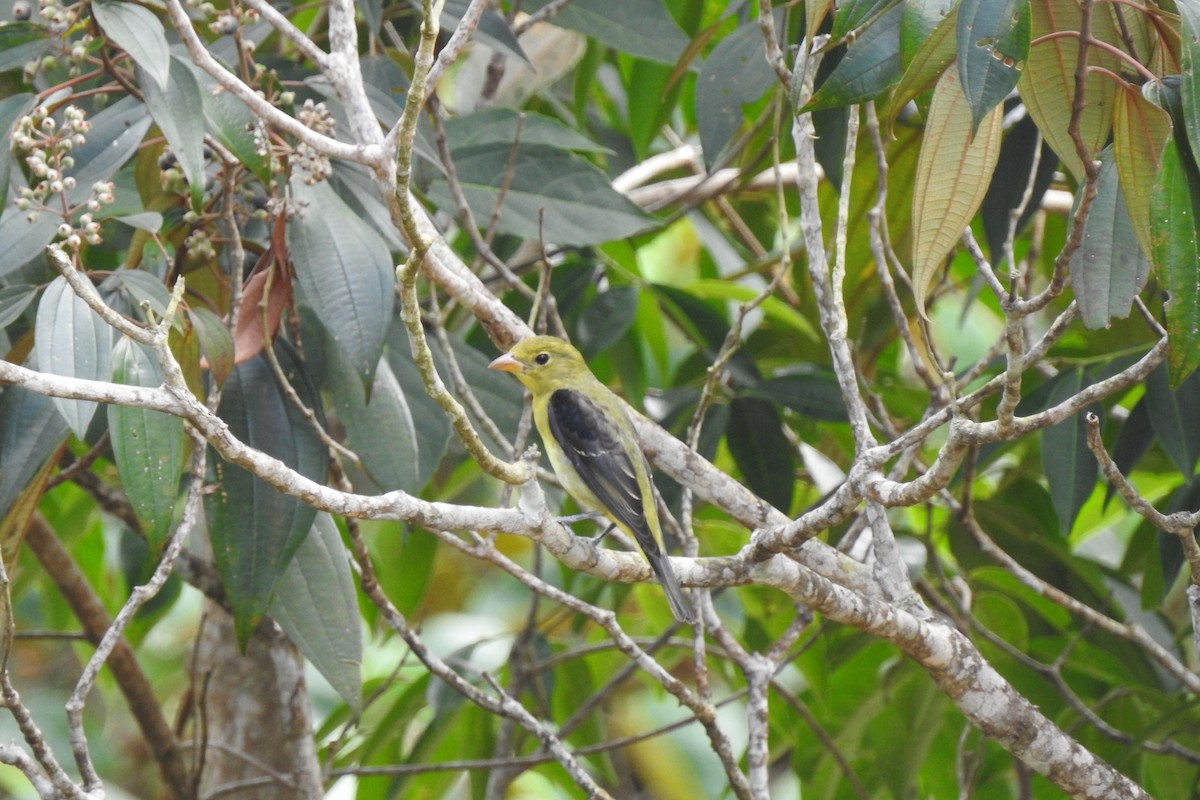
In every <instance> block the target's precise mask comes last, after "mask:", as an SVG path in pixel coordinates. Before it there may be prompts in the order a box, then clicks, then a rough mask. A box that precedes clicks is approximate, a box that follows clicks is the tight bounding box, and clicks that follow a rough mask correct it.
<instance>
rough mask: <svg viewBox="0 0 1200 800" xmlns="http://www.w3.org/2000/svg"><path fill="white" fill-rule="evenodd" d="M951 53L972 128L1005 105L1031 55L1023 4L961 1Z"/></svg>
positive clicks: (1017, 1)
mask: <svg viewBox="0 0 1200 800" xmlns="http://www.w3.org/2000/svg"><path fill="white" fill-rule="evenodd" d="M955 52H956V54H957V56H958V79H959V82H960V83H961V84H962V87H963V92H964V93H965V94H966V95H967V101H968V102H969V103H970V106H971V124H972V126H973V129H977V128H978V127H979V123H980V122H981V121H982V120H983V118H984V117H985V116H986V115H987V114H988V113H989V112H990V111H991V110H992V109H993V108H995V107H996V106H998V105H1000V103H1001V102H1003V101H1004V98H1005V97H1007V96H1008V93H1009V92H1011V91H1012V90H1013V88H1014V87H1015V86H1016V85H1017V80H1018V79H1019V78H1020V77H1021V70H1022V69H1023V68H1024V65H1025V59H1026V58H1027V57H1028V55H1029V3H1028V2H1027V0H963V2H962V5H960V6H959V8H958V21H957V36H956V44H955Z"/></svg>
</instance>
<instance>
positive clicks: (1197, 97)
mask: <svg viewBox="0 0 1200 800" xmlns="http://www.w3.org/2000/svg"><path fill="white" fill-rule="evenodd" d="M1175 5H1176V9H1177V10H1178V12H1179V22H1180V25H1181V27H1182V30H1181V34H1182V35H1181V37H1180V49H1181V51H1182V52H1181V56H1182V59H1181V60H1182V62H1183V64H1182V66H1183V69H1182V79H1181V81H1180V85H1179V89H1180V93H1181V94H1182V95H1183V124H1184V127H1185V128H1186V130H1187V139H1188V141H1189V142H1190V143H1191V146H1192V149H1193V151H1194V150H1195V148H1196V147H1197V145H1200V4H1197V3H1195V2H1192V0H1182V2H1179V3H1176V4H1175Z"/></svg>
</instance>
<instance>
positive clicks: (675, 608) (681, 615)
mask: <svg viewBox="0 0 1200 800" xmlns="http://www.w3.org/2000/svg"><path fill="white" fill-rule="evenodd" d="M655 550H656V551H657V550H658V549H657V548H655ZM646 560H647V561H649V562H650V568H651V569H652V570H654V574H655V575H657V576H658V582H659V583H661V584H662V587H663V591H665V592H666V593H667V604H668V605H669V606H671V613H672V614H674V615H675V619H677V620H679V621H680V622H684V623H687V624H688V625H692V624H695V622H696V616H695V614H694V613H693V612H692V607H691V605H689V604H688V601H687V598H686V597H684V596H683V587H682V586H680V585H679V579H678V578H676V577H675V570H673V569H671V560H670V559H669V558H667V557H666V555H664V554H663V553H662V552H661V551H658V552H653V553H652V552H647V553H646Z"/></svg>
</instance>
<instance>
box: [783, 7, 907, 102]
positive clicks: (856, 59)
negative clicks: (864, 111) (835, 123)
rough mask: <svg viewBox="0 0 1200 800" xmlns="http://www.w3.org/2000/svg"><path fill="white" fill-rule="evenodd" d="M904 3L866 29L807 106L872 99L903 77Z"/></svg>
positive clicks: (890, 10)
mask: <svg viewBox="0 0 1200 800" xmlns="http://www.w3.org/2000/svg"><path fill="white" fill-rule="evenodd" d="M903 15H904V7H903V5H897V6H894V7H893V8H891V9H889V10H888V11H887V12H886V13H885V14H884V15H883V16H882V17H880V18H879V19H877V20H875V22H874V23H872V24H871V26H870V27H869V28H867V29H866V30H865V31H863V32H862V33H861V34H860V35H859V36H858V38H856V39H855V40H854V43H853V44H851V45H850V49H849V50H847V51H846V55H845V56H843V57H842V60H841V61H840V62H839V63H838V65H837V67H836V68H835V69H834V70H833V72H832V73H831V74H830V75H829V77H828V78H827V79H826V80H825V82H824V83H822V84H821V88H820V89H818V90H817V93H816V94H815V95H813V98H812V99H811V100H809V101H808V104H807V105H806V106H805V108H806V109H814V108H836V107H840V106H848V105H853V104H854V103H861V102H863V101H865V100H870V99H872V98H874V97H875V96H876V95H878V94H879V93H880V92H882V91H883V90H884V89H886V88H888V87H889V86H891V85H892V84H893V83H895V82H896V81H898V80H900V20H901V19H902V17H903Z"/></svg>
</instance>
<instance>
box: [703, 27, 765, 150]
mask: <svg viewBox="0 0 1200 800" xmlns="http://www.w3.org/2000/svg"><path fill="white" fill-rule="evenodd" d="M774 80H775V75H774V73H773V72H772V71H771V68H770V66H768V64H767V58H766V55H765V51H764V45H763V35H762V28H761V27H760V26H759V24H758V22H757V21H754V22H749V23H747V24H745V25H743V26H741V27H740V28H738V29H737V30H736V31H734V32H733V33H731V34H729V35H728V36H726V37H725V38H724V39H722V40H721V41H720V42H718V43H717V46H716V47H714V48H713V50H712V53H710V54H709V56H708V58H706V59H705V60H704V64H703V65H702V66H701V67H700V75H699V76H697V78H696V124H697V127H698V128H699V129H700V149H701V151H702V152H703V153H704V162H705V164H706V165H707V166H709V167H711V166H712V165H713V163H714V162H715V161H716V160H717V157H718V156H719V155H720V154H721V151H722V150H723V149H724V148H725V146H726V145H727V144H728V143H729V141H730V140H731V139H733V137H734V136H735V135H736V134H737V132H738V130H739V129H740V128H741V127H742V123H743V122H744V121H745V120H744V115H743V114H742V107H743V106H744V105H746V104H747V103H753V102H754V101H755V100H758V99H759V98H760V97H762V96H763V93H764V92H766V91H767V89H769V88H771V84H772V83H773V82H774Z"/></svg>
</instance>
